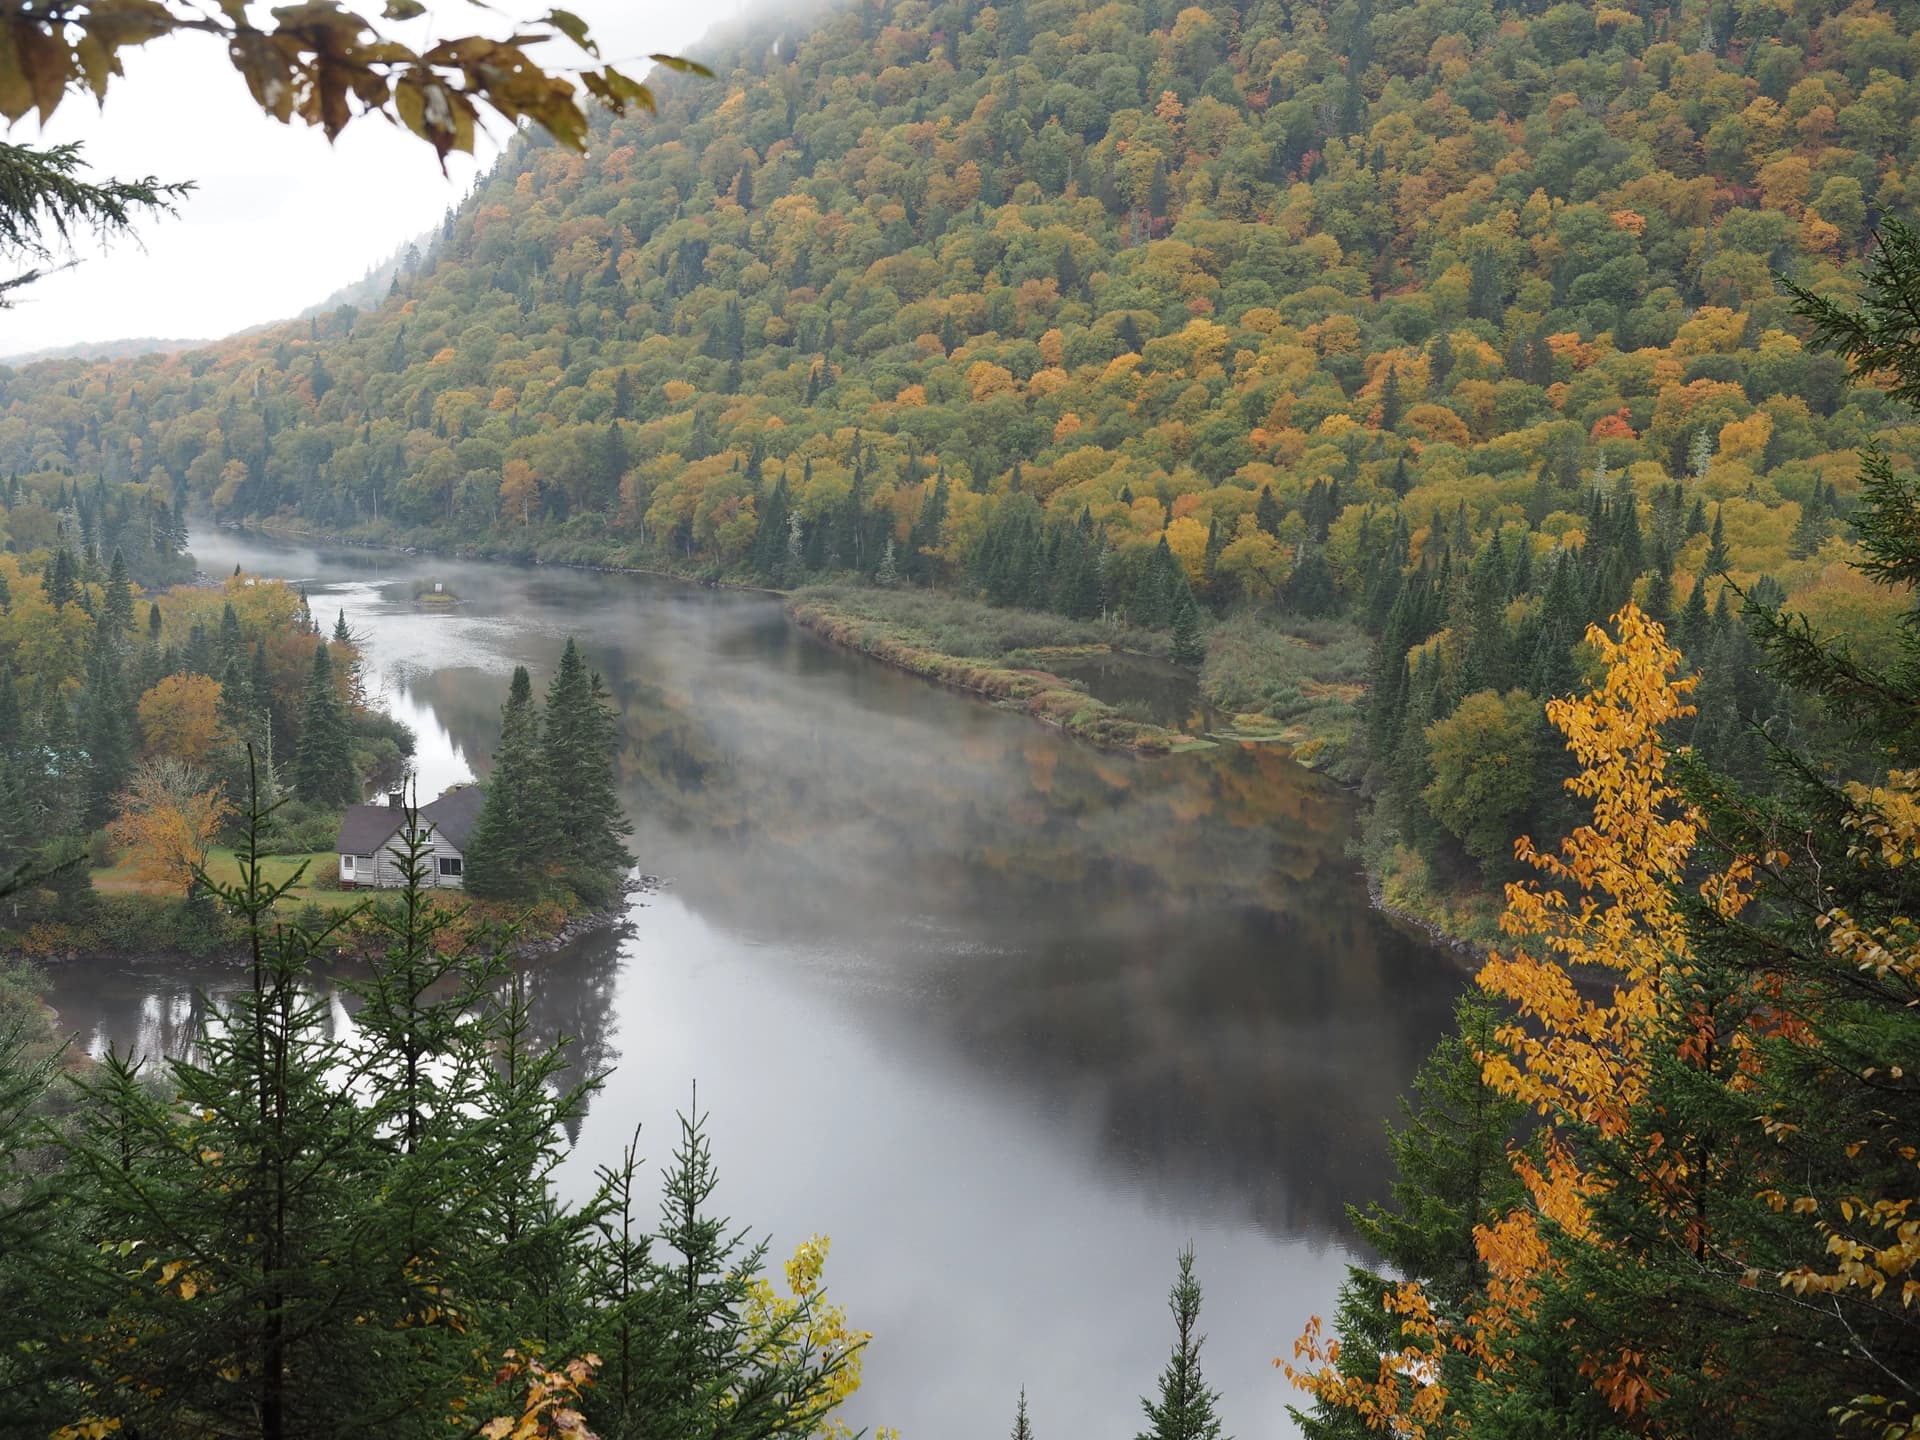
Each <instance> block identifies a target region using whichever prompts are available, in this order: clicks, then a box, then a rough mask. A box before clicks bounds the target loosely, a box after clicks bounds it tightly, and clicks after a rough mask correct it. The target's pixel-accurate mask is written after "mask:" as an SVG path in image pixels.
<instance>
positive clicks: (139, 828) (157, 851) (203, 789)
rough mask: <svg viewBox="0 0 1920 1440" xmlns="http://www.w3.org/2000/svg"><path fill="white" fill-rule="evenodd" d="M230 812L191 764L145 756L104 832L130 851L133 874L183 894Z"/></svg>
mask: <svg viewBox="0 0 1920 1440" xmlns="http://www.w3.org/2000/svg"><path fill="white" fill-rule="evenodd" d="M231 814H232V807H231V806H230V805H228V803H227V800H226V797H225V796H224V795H223V794H222V793H221V791H220V787H219V786H218V785H209V784H207V783H206V776H205V775H203V774H202V773H201V772H200V771H198V770H196V769H195V768H194V767H193V766H191V765H188V764H186V763H184V762H183V761H180V760H175V759H171V758H163V759H158V760H148V761H145V762H143V763H142V764H140V765H139V766H138V767H137V768H136V769H135V770H134V772H133V778H132V780H131V781H130V782H129V783H128V785H127V788H126V790H125V791H124V792H123V793H122V794H121V796H120V799H119V804H118V813H117V814H116V815H115V816H114V818H113V820H112V822H111V823H110V824H109V825H108V826H107V833H108V834H109V835H110V836H112V838H113V842H114V843H115V844H116V845H119V846H122V847H124V848H125V849H126V850H128V851H129V852H130V853H131V856H132V859H133V869H134V874H135V876H136V877H138V878H139V879H140V880H142V881H144V882H146V883H147V884H151V885H161V886H165V887H166V888H168V889H170V890H178V891H180V892H181V893H182V894H188V893H191V891H192V889H193V878H194V872H195V871H196V870H198V869H204V868H205V866H206V863H207V855H208V853H209V852H210V851H211V850H212V849H213V841H214V837H215V836H217V835H218V834H219V833H220V827H221V826H222V825H224V824H225V823H226V822H227V819H228V817H229V816H230V815H231Z"/></svg>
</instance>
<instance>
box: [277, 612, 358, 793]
mask: <svg viewBox="0 0 1920 1440" xmlns="http://www.w3.org/2000/svg"><path fill="white" fill-rule="evenodd" d="M293 788H294V793H295V794H296V795H298V796H299V797H300V798H301V799H302V800H304V801H306V802H308V803H309V804H313V805H330V806H337V805H351V804H353V803H354V801H356V800H357V799H358V798H359V795H360V781H359V777H358V776H357V775H356V774H355V772H354V766H353V741H352V736H351V734H350V732H349V731H348V728H347V714H346V706H345V705H344V703H343V702H342V701H341V699H340V690H339V687H338V686H337V685H336V684H335V683H334V678H333V663H332V661H331V660H330V659H329V657H328V655H327V642H326V641H324V640H322V641H320V642H319V643H318V644H316V645H315V646H314V647H313V669H312V670H311V671H310V672H309V674H308V677H307V689H306V696H305V699H304V701H303V702H302V704H301V708H300V737H299V743H298V746H297V748H296V750H295V752H294V762H293Z"/></svg>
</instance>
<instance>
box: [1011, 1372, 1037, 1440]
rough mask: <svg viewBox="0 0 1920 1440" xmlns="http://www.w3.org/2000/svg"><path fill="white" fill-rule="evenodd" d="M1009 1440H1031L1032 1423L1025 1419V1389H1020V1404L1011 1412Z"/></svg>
mask: <svg viewBox="0 0 1920 1440" xmlns="http://www.w3.org/2000/svg"><path fill="white" fill-rule="evenodd" d="M1011 1440H1033V1422H1032V1421H1030V1420H1029V1419H1028V1418H1027V1387H1026V1386H1024V1385H1022V1386H1021V1387H1020V1403H1019V1405H1018V1406H1017V1407H1016V1408H1015V1410H1014V1412H1013V1434H1012V1436H1011Z"/></svg>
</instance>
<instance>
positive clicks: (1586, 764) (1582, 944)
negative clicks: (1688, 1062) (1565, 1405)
mask: <svg viewBox="0 0 1920 1440" xmlns="http://www.w3.org/2000/svg"><path fill="white" fill-rule="evenodd" d="M1613 631H1614V633H1612V634H1609V633H1608V632H1607V631H1606V630H1604V629H1602V628H1601V627H1599V626H1594V627H1592V628H1590V629H1589V630H1588V632H1587V637H1586V638H1587V643H1588V644H1589V645H1590V646H1592V647H1593V649H1594V651H1595V653H1596V655H1597V657H1598V659H1599V660H1600V662H1601V663H1602V664H1603V665H1604V666H1605V673H1604V678H1603V679H1602V680H1601V682H1600V683H1599V685H1598V686H1597V687H1596V688H1595V689H1594V690H1592V691H1591V692H1589V693H1588V694H1585V695H1582V696H1578V697H1574V698H1569V699H1564V700H1556V701H1552V702H1549V704H1548V705H1547V717H1548V719H1549V720H1551V721H1552V723H1553V724H1554V726H1555V727H1556V728H1558V729H1559V730H1560V732H1561V733H1562V734H1563V735H1564V736H1565V737H1566V743H1567V748H1568V749H1569V750H1571V751H1572V752H1573V754H1574V755H1575V756H1576V757H1577V759H1578V760H1579V763H1580V770H1579V773H1578V774H1576V775H1575V776H1574V777H1573V778H1572V779H1570V780H1568V781H1567V782H1566V785H1567V788H1568V789H1569V790H1571V791H1572V792H1573V793H1574V794H1576V795H1579V796H1581V797H1582V798H1584V799H1586V800H1589V801H1591V802H1592V806H1593V818H1592V820H1591V822H1590V823H1588V824H1585V825H1581V826H1579V827H1578V828H1577V829H1575V830H1574V831H1573V833H1572V834H1570V835H1569V836H1568V837H1567V838H1566V839H1565V840H1564V841H1563V842H1562V843H1561V845H1560V848H1559V851H1558V853H1554V854H1548V853H1544V852H1541V851H1539V850H1537V849H1536V848H1535V847H1534V845H1533V843H1532V842H1531V841H1530V840H1528V839H1526V838H1524V837H1523V838H1521V839H1520V840H1518V841H1517V842H1516V843H1515V846H1514V851H1515V854H1516V855H1517V856H1518V857H1519V858H1520V859H1521V860H1523V861H1525V862H1527V863H1528V864H1530V865H1532V866H1533V867H1534V868H1535V869H1536V870H1538V871H1539V872H1540V873H1541V875H1542V876H1543V877H1544V878H1545V881H1546V882H1547V883H1545V884H1537V883H1515V884H1510V885H1508V886H1507V890H1506V894H1507V908H1506V911H1505V913H1504V914H1503V915H1502V917H1501V921H1500V928H1501V930H1502V932H1503V933H1504V934H1506V935H1507V936H1508V937H1510V938H1511V940H1512V941H1513V944H1512V945H1511V946H1510V947H1502V948H1501V949H1499V950H1497V951H1495V952H1494V953H1493V954H1492V955H1490V956H1489V958H1488V960H1487V962H1486V964H1485V965H1484V966H1483V967H1482V968H1481V970H1480V973H1479V975H1478V977H1477V979H1478V983H1479V985H1480V987H1481V988H1482V989H1483V990H1485V991H1486V992H1487V993H1488V994H1490V995H1493V996H1495V997H1497V998H1499V999H1502V1000H1505V1001H1507V1002H1509V1004H1511V1006H1512V1007H1513V1012H1514V1017H1515V1018H1514V1019H1512V1020H1511V1021H1509V1022H1508V1023H1505V1024H1503V1025H1502V1026H1501V1027H1500V1028H1499V1029H1498V1030H1497V1031H1496V1032H1495V1039H1496V1046H1495V1048H1493V1049H1492V1050H1490V1051H1489V1052H1488V1053H1486V1054H1484V1055H1482V1057H1481V1064H1482V1068H1483V1071H1484V1073H1485V1075H1486V1077H1487V1081H1488V1083H1489V1084H1490V1085H1491V1086H1492V1087H1493V1088H1494V1089H1495V1090H1497V1091H1498V1092H1500V1093H1501V1094H1504V1095H1507V1096H1509V1097H1512V1098H1514V1099H1517V1100H1519V1101H1521V1102H1523V1103H1525V1104H1527V1105H1529V1106H1531V1107H1532V1108H1533V1109H1534V1110H1535V1111H1536V1113H1537V1114H1539V1115H1540V1116H1541V1117H1542V1120H1543V1125H1542V1128H1541V1131H1540V1133H1539V1135H1538V1137H1537V1143H1536V1145H1535V1146H1534V1147H1531V1148H1529V1149H1524V1150H1523V1149H1519V1148H1516V1149H1514V1150H1513V1151H1512V1153H1511V1160H1512V1163H1513V1168H1514V1171H1515V1173H1516V1174H1517V1175H1518V1177H1519V1178H1520V1180H1521V1182H1522V1184H1523V1185H1524V1187H1525V1190H1526V1193H1527V1197H1528V1201H1527V1203H1526V1204H1525V1205H1523V1206H1521V1207H1519V1208H1517V1209H1515V1210H1513V1211H1510V1212H1509V1213H1508V1214H1507V1215H1505V1216H1504V1217H1502V1218H1501V1219H1500V1220H1498V1221H1496V1222H1495V1223H1493V1224H1491V1225H1483V1226H1480V1227H1478V1228H1477V1229H1476V1231H1475V1246H1476V1249H1477V1251H1478V1255H1479V1259H1480V1261H1481V1263H1482V1264H1483V1265H1484V1267H1485V1270H1486V1276H1487V1279H1486V1284H1485V1288H1484V1290H1483V1292H1482V1293H1481V1294H1480V1295H1479V1296H1478V1297H1477V1298H1476V1300H1475V1301H1474V1302H1473V1303H1472V1304H1471V1305H1470V1307H1469V1308H1468V1310H1467V1312H1466V1314H1465V1315H1464V1316H1462V1317H1460V1318H1459V1319H1457V1320H1455V1321H1452V1322H1447V1321H1444V1320H1443V1319H1442V1318H1440V1317H1439V1316H1437V1315H1436V1313H1435V1311H1434V1309H1433V1307H1432V1305H1431V1304H1430V1303H1429V1301H1428V1299H1427V1297H1426V1296H1425V1295H1424V1294H1423V1293H1422V1292H1421V1291H1420V1287H1419V1286H1417V1285H1403V1286H1400V1287H1398V1288H1396V1289H1394V1290H1391V1291H1389V1293H1388V1295H1387V1297H1386V1306H1387V1309H1388V1310H1389V1312H1390V1313H1392V1314H1393V1315H1395V1316H1396V1317H1397V1319H1398V1324H1399V1331H1400V1337H1401V1341H1402V1345H1401V1348H1400V1349H1398V1350H1396V1351H1393V1352H1390V1353H1389V1354H1387V1355H1385V1356H1383V1357H1382V1360H1381V1366H1380V1373H1379V1375H1378V1376H1377V1377H1372V1378H1369V1377H1364V1376H1361V1377H1356V1376H1350V1375H1343V1374H1341V1373H1340V1371H1339V1370H1338V1369H1337V1367H1336V1365H1335V1364H1334V1362H1335V1361H1337V1359H1338V1357H1339V1348H1338V1342H1337V1341H1328V1340H1326V1339H1324V1338H1323V1337H1322V1334H1321V1330H1320V1326H1319V1323H1318V1321H1317V1320H1316V1321H1315V1322H1314V1323H1313V1324H1312V1325H1310V1326H1309V1328H1308V1330H1307V1332H1306V1333H1305V1334H1304V1335H1302V1337H1301V1338H1300V1340H1299V1341H1297V1342H1296V1344H1295V1347H1294V1348H1295V1358H1296V1359H1299V1360H1301V1361H1303V1362H1305V1363H1304V1364H1302V1365H1301V1366H1300V1367H1298V1368H1296V1367H1295V1366H1293V1365H1286V1366H1285V1367H1284V1368H1285V1369H1286V1370H1287V1373H1288V1375H1289V1376H1290V1377H1291V1378H1292V1379H1293V1381H1294V1383H1295V1384H1296V1385H1298V1386H1299V1387H1300V1388H1302V1389H1304V1390H1306V1391H1308V1392H1309V1393H1311V1394H1313V1395H1314V1396H1315V1397H1316V1398H1318V1399H1320V1400H1322V1401H1323V1402H1327V1403H1330V1404H1333V1405H1336V1406H1339V1407H1340V1408H1343V1409H1346V1410H1349V1411H1351V1412H1353V1413H1354V1414H1356V1415H1357V1416H1359V1417H1360V1418H1362V1419H1363V1420H1365V1422H1366V1423H1367V1424H1368V1425H1369V1426H1370V1427H1371V1428H1376V1429H1381V1430H1384V1431H1387V1432H1389V1433H1395V1434H1400V1435H1404V1436H1408V1437H1419V1436H1425V1435H1429V1434H1458V1433H1465V1431H1466V1428H1467V1422H1466V1421H1465V1419H1464V1417H1462V1416H1461V1415H1459V1414H1458V1413H1457V1412H1455V1411H1452V1410H1450V1409H1449V1408H1448V1406H1447V1404H1446V1395H1445V1393H1444V1387H1443V1386H1442V1385H1441V1384H1440V1381H1439V1375H1440V1366H1439V1358H1440V1357H1441V1356H1442V1355H1443V1354H1444V1353H1446V1352H1449V1351H1452V1352H1457V1353H1461V1354H1464V1355H1467V1356H1469V1357H1471V1358H1472V1360H1473V1361H1474V1362H1475V1364H1476V1367H1477V1369H1478V1370H1479V1372H1480V1373H1481V1374H1482V1375H1496V1376H1497V1374H1498V1373H1499V1372H1500V1371H1501V1370H1502V1368H1503V1367H1505V1366H1506V1365H1507V1364H1508V1363H1509V1358H1508V1353H1507V1339H1508V1337H1509V1336H1511V1335H1512V1333H1513V1332H1514V1331H1515V1329H1516V1328H1517V1327H1518V1326H1519V1325H1520V1323H1522V1322H1523V1321H1524V1320H1525V1319H1527V1318H1528V1317H1529V1316H1531V1315H1532V1314H1533V1313H1534V1309H1535V1306H1536V1305H1537V1303H1538V1301H1539V1299H1540V1296H1541V1293H1542V1289H1543V1287H1544V1286H1545V1285H1546V1284H1547V1283H1549V1282H1550V1281H1551V1280H1552V1279H1553V1278H1555V1276H1556V1274H1557V1273H1558V1266H1557V1262H1556V1261H1555V1260H1554V1259H1553V1258H1552V1253H1551V1251H1550V1249H1549V1245H1548V1239H1547V1237H1548V1234H1549V1233H1550V1231H1552V1230H1557V1231H1558V1232H1560V1234H1561V1235H1562V1236H1564V1237H1566V1238H1570V1239H1572V1240H1574V1241H1584V1242H1587V1243H1598V1239H1597V1237H1596V1235H1595V1234H1594V1230H1593V1227H1592V1223H1591V1218H1590V1207H1591V1204H1592V1201H1593V1200H1594V1198H1595V1197H1596V1194H1597V1189H1596V1187H1597V1185H1598V1184H1599V1182H1598V1181H1596V1180H1595V1179H1594V1178H1593V1177H1592V1176H1590V1175H1588V1174H1586V1173H1584V1172H1583V1171H1582V1170H1581V1169H1580V1167H1579V1165H1578V1163H1577V1161H1576V1159H1575V1156H1574V1154H1573V1151H1572V1149H1571V1147H1570V1146H1569V1144H1568V1142H1567V1136H1568V1135H1569V1133H1570V1132H1571V1131H1573V1130H1575V1129H1579V1130H1583V1131H1592V1132H1595V1133H1597V1134H1599V1135H1600V1136H1602V1137H1604V1138H1606V1139H1609V1140H1612V1141H1616V1142H1621V1141H1626V1140H1627V1139H1628V1136H1627V1119H1628V1111H1629V1109H1630V1108H1631V1107H1632V1106H1633V1105H1634V1104H1635V1103H1636V1102H1637V1101H1639V1100H1640V1099H1642V1098H1643V1097H1644V1096H1645V1094H1646V1091H1647V1085H1648V1080H1649V1064H1648V1061H1649V1053H1648V1047H1649V1046H1650V1045H1653V1044H1662V1045H1668V1046H1671V1047H1673V1048H1674V1049H1675V1050H1676V1051H1677V1052H1678V1053H1680V1054H1682V1055H1686V1054H1687V1053H1688V1047H1689V1046H1690V1045H1696V1044H1698V1043H1699V1037H1697V1036H1695V1035H1693V1034H1692V1033H1691V1032H1690V1029H1689V1017H1687V1016H1686V1015H1684V1014H1681V1013H1676V1012H1675V1011H1674V1009H1673V1007H1672V1005H1671V1003H1670V1001H1669V1000H1668V997H1670V996H1671V995H1673V994H1674V993H1675V990H1674V987H1673V986H1671V985H1669V984H1668V983H1667V982H1668V981H1670V980H1671V979H1673V978H1675V977H1676V976H1684V975H1685V974H1686V973H1687V972H1688V968H1689V966H1690V964H1691V962H1692V956H1691V951H1690V947H1689V941H1688V937H1687V932H1686V926H1685V922H1684V919H1683V916H1682V914H1681V911H1680V908H1679V906H1678V904H1677V903H1676V901H1675V894H1676V890H1675V885H1676V882H1678V881H1679V880H1680V879H1681V878H1682V875H1683V872H1684V869H1685V866H1686V864H1687V862H1688V859H1689V857H1690V855H1691V853H1692V851H1693V846H1694V841H1695V839H1696V838H1697V835H1698V830H1699V823H1700V822H1699V817H1698V816H1697V815H1696V814H1695V813H1694V812H1693V811H1692V809H1691V808H1690V807H1688V806H1686V805H1684V804H1683V803H1682V801H1681V797H1680V794H1679V792H1678V790H1677V789H1676V788H1675V787H1674V786H1673V784H1672V783H1671V781H1670V780H1669V778H1668V774H1667V758H1668V752H1667V748H1666V745H1665V742H1664V741H1663V740H1662V738H1661V730H1662V728H1663V727H1664V726H1665V725H1667V724H1669V723H1670V722H1672V721H1675V720H1678V719H1681V718H1683V717H1685V716H1688V715H1691V714H1692V713H1693V707H1692V706H1691V705H1689V704H1688V703H1686V695H1687V693H1688V691H1689V690H1691V689H1692V687H1693V685H1694V679H1693V677H1691V676H1689V677H1686V678H1678V675H1679V670H1680V668H1681V663H1682V660H1681V656H1680V654H1679V652H1678V651H1676V650H1675V649H1673V647H1672V646H1670V645H1669V644H1667V641H1666V636H1665V632H1664V631H1663V630H1662V628H1661V627H1660V625H1659V624H1657V623H1656V622H1654V621H1652V620H1649V619H1648V618H1647V617H1646V616H1645V615H1643V614H1642V613H1641V612H1640V611H1639V609H1638V608H1637V607H1635V606H1634V605H1632V604H1631V603H1629V604H1628V605H1627V606H1626V607H1625V608H1624V609H1623V610H1622V611H1621V612H1620V613H1619V614H1618V615H1616V616H1615V617H1614V620H1613ZM1751 874H1752V865H1751V862H1749V861H1747V860H1744V859H1735V860H1734V861H1732V862H1731V863H1730V864H1729V865H1728V866H1727V867H1726V868H1725V869H1723V870H1721V871H1720V872H1719V873H1717V874H1715V875H1713V876H1712V877H1710V878H1709V879H1708V880H1707V881H1705V882H1704V883H1703V884H1702V886H1701V893H1702V895H1703V896H1704V897H1705V898H1706V899H1707V901H1708V902H1709V903H1710V904H1712V905H1713V906H1715V907H1716V908H1717V909H1718V910H1720V912H1721V913H1722V914H1732V913H1734V912H1736V911H1738V910H1739V909H1740V908H1741V906H1742V905H1744V903H1745V902H1746V900H1747V898H1748V897H1749V894H1750V890H1749V888H1748V883H1749V877H1750V876H1751ZM1671 1138H1672V1137H1667V1138H1666V1139H1664V1140H1663V1141H1662V1144H1663V1145H1664V1146H1665V1147H1666V1148H1668V1149H1670V1150H1673V1151H1680V1152H1684V1150H1685V1148H1686V1147H1685V1146H1684V1145H1673V1144H1672V1143H1671ZM1640 1159H1641V1162H1642V1163H1641V1164H1640V1166H1639V1171H1640V1173H1638V1174H1636V1176H1635V1178H1636V1180H1644V1181H1645V1183H1646V1185H1647V1188H1648V1193H1649V1197H1650V1198H1651V1200H1652V1203H1654V1204H1655V1205H1656V1206H1659V1207H1660V1208H1663V1209H1667V1210H1671V1211H1673V1212H1681V1211H1684V1210H1686V1209H1687V1208H1689V1207H1687V1206H1686V1205H1685V1204H1684V1203H1683V1202H1684V1199H1685V1195H1686V1192H1687V1190H1688V1187H1689V1186H1690V1185H1692V1184H1694V1183H1697V1182H1700V1181H1702V1180H1703V1179H1704V1177H1702V1176H1699V1175H1695V1174H1693V1173H1690V1172H1689V1171H1688V1170H1687V1169H1686V1167H1685V1165H1684V1164H1679V1163H1676V1162H1673V1161H1671V1160H1668V1159H1665V1158H1660V1157H1655V1156H1653V1155H1651V1154H1649V1155H1647V1156H1643V1157H1640ZM1643 1364H1644V1362H1643V1360H1642V1357H1638V1356H1633V1357H1620V1358H1618V1359H1616V1360H1614V1361H1612V1362H1610V1363H1607V1364H1596V1365H1594V1366H1593V1367H1592V1368H1591V1369H1590V1372H1589V1373H1590V1374H1591V1376H1592V1378H1593V1380H1594V1383H1595V1385H1596V1387H1597V1388H1598V1389H1599V1390H1600V1391H1601V1393H1602V1394H1603V1395H1604V1396H1605V1397H1606V1398H1607V1400H1608V1402H1609V1403H1610V1404H1611V1405H1612V1406H1613V1407H1614V1408H1615V1409H1616V1410H1618V1411H1620V1412H1622V1413H1623V1414H1631V1413H1632V1412H1633V1411H1634V1410H1635V1409H1637V1408H1638V1407H1639V1406H1640V1405H1641V1404H1643V1403H1644V1401H1645V1399H1646V1397H1647V1396H1648V1395H1649V1394H1650V1393H1652V1392H1651V1388H1650V1387H1651V1385H1652V1383H1653V1381H1652V1379H1651V1378H1650V1377H1649V1376H1648V1375H1647V1374H1646V1373H1644V1369H1643ZM1408 1376H1415V1377H1419V1379H1420V1380H1421V1381H1422V1382H1423V1383H1417V1384H1415V1385H1413V1386H1411V1387H1409V1386H1408V1385H1406V1384H1405V1383H1404V1382H1405V1378H1406V1377H1408Z"/></svg>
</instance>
